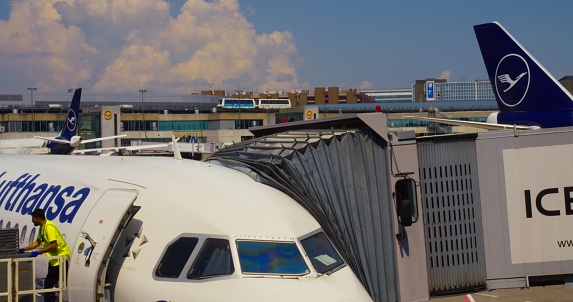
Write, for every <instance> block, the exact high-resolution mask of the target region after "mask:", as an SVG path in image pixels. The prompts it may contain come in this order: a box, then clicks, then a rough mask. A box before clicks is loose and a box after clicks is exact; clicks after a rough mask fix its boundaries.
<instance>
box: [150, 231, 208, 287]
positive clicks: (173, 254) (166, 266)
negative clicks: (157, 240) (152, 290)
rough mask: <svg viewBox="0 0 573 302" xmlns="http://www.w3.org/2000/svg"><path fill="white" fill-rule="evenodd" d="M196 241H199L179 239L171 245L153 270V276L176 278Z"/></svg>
mask: <svg viewBox="0 0 573 302" xmlns="http://www.w3.org/2000/svg"><path fill="white" fill-rule="evenodd" d="M198 241H199V239H197V238H194V237H181V238H178V239H177V240H175V241H174V242H173V243H171V244H170V245H169V246H168V247H167V249H166V250H165V253H163V257H161V262H159V265H158V266H157V269H155V276H157V277H162V278H178V277H179V275H180V274H181V271H182V270H183V267H184V266H185V264H186V263H187V261H188V260H189V256H191V253H192V252H193V249H195V246H196V245H197V242H198Z"/></svg>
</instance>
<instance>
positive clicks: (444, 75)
mask: <svg viewBox="0 0 573 302" xmlns="http://www.w3.org/2000/svg"><path fill="white" fill-rule="evenodd" d="M451 76H452V72H451V71H449V70H446V71H443V72H442V73H441V74H440V77H439V78H440V79H446V80H448V81H449V80H450V77H451Z"/></svg>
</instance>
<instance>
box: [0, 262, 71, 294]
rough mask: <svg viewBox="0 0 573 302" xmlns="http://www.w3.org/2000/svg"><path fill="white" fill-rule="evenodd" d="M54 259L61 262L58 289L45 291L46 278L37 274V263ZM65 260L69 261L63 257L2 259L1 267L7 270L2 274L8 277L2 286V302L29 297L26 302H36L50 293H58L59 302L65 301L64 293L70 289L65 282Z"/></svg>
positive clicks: (0, 287)
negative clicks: (43, 295)
mask: <svg viewBox="0 0 573 302" xmlns="http://www.w3.org/2000/svg"><path fill="white" fill-rule="evenodd" d="M52 259H59V260H60V266H59V271H60V274H59V275H60V277H59V280H58V287H54V288H48V289H44V288H43V284H44V282H43V281H45V280H44V276H37V273H36V266H37V262H38V261H41V262H47V261H49V260H52ZM65 260H67V259H66V257H62V256H49V257H35V258H29V257H23V258H6V259H0V267H2V268H3V267H4V266H5V270H4V269H2V271H0V274H5V276H6V280H5V282H6V284H0V302H4V301H7V302H16V301H22V300H23V299H24V297H27V299H26V301H34V302H36V301H37V298H38V297H39V296H41V295H42V294H44V293H49V292H54V293H57V296H58V299H59V301H60V302H62V301H64V300H63V299H64V292H66V291H67V289H68V288H67V282H64V281H65V280H67V267H66V265H67V262H66V261H65ZM45 265H47V263H46V264H45ZM40 285H41V286H40ZM38 287H39V288H38ZM4 289H5V291H4Z"/></svg>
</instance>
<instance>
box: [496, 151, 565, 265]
mask: <svg viewBox="0 0 573 302" xmlns="http://www.w3.org/2000/svg"><path fill="white" fill-rule="evenodd" d="M572 154H573V145H557V146H547V147H534V148H522V149H509V150H503V162H504V171H505V185H506V198H507V213H508V223H509V237H510V247H511V262H512V263H513V264H518V263H534V262H547V261H563V260H573V156H571V155H572Z"/></svg>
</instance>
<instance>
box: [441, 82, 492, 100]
mask: <svg viewBox="0 0 573 302" xmlns="http://www.w3.org/2000/svg"><path fill="white" fill-rule="evenodd" d="M435 85H436V88H435V89H436V92H435V94H436V101H437V102H452V101H489V100H495V95H494V94H493V89H492V88H491V84H490V82H489V81H474V82H445V83H436V84H435Z"/></svg>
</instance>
